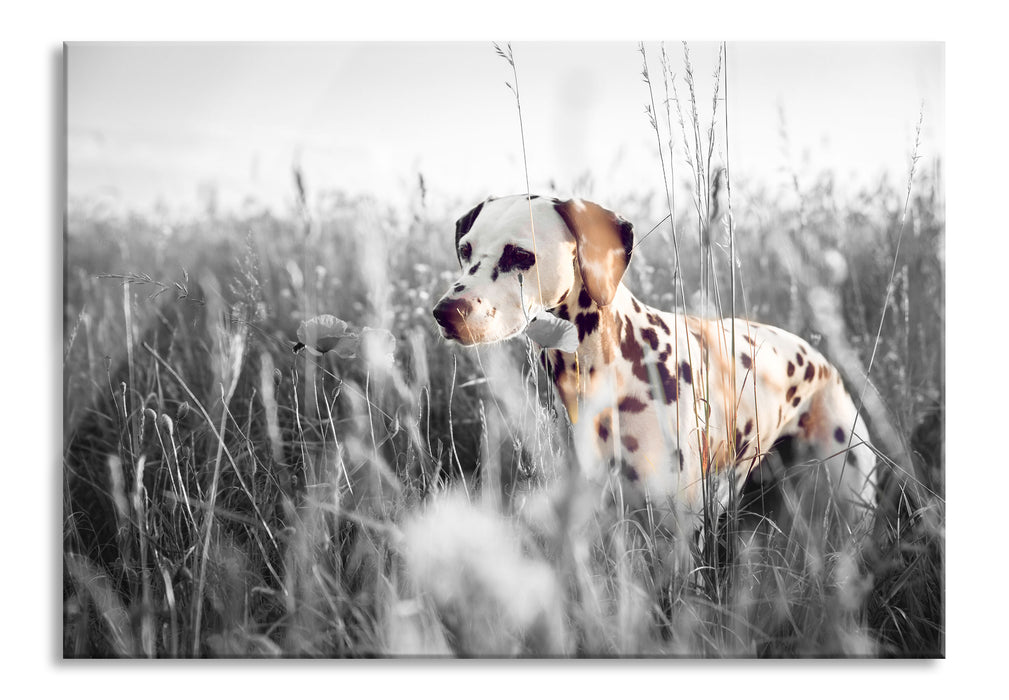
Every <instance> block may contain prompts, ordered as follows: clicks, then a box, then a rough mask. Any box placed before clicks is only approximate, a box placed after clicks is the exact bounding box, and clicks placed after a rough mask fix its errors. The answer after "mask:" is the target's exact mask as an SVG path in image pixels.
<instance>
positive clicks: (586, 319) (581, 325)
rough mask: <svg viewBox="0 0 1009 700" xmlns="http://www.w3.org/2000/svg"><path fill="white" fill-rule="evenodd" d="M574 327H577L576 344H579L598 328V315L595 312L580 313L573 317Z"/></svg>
mask: <svg viewBox="0 0 1009 700" xmlns="http://www.w3.org/2000/svg"><path fill="white" fill-rule="evenodd" d="M575 325H576V326H578V342H579V343H580V342H582V341H583V340H585V336H587V335H589V334H590V333H592V332H593V331H594V330H595V329H596V328H598V327H599V314H598V313H597V312H595V311H589V312H588V313H580V314H578V316H576V317H575Z"/></svg>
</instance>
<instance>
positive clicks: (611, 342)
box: [434, 195, 875, 513]
mask: <svg viewBox="0 0 1009 700" xmlns="http://www.w3.org/2000/svg"><path fill="white" fill-rule="evenodd" d="M530 214H531V216H530ZM534 227H535V236H534ZM632 247H633V232H632V227H631V225H630V224H629V223H628V222H626V221H624V220H622V219H620V218H619V217H618V216H616V215H615V214H614V213H612V212H610V211H608V210H606V209H604V208H603V207H601V206H599V205H597V204H594V203H592V202H587V201H581V200H577V199H575V200H568V201H560V200H556V199H548V198H542V197H536V196H532V197H530V198H527V197H526V196H524V195H516V196H512V197H505V198H501V199H488V200H487V201H485V202H483V203H481V204H479V205H477V206H476V207H474V208H473V209H472V210H471V211H469V212H468V213H467V214H466V215H465V216H463V217H462V218H461V219H459V221H458V222H457V225H456V250H457V254H458V257H459V263H460V265H461V266H462V269H463V275H462V277H461V278H460V279H459V280H458V282H457V283H456V284H455V285H454V286H453V287H452V289H451V291H449V292H448V293H447V294H446V295H445V296H444V297H442V299H441V300H440V301H439V303H438V304H437V306H436V307H435V309H434V315H435V318H436V319H437V321H438V323H439V325H440V326H441V328H442V332H443V335H444V336H445V337H446V338H449V339H452V340H455V341H457V342H459V343H461V344H463V345H472V344H477V343H489V342H496V341H500V340H505V339H507V338H511V337H513V336H515V335H518V334H519V333H521V332H523V331H524V330H525V328H526V326H527V325H528V319H530V318H532V317H534V316H535V315H536V314H537V313H539V312H541V311H543V310H547V311H549V312H550V313H552V314H554V315H556V316H558V317H560V318H562V319H566V320H570V321H571V322H572V323H573V324H574V325H575V327H576V328H577V332H578V350H577V352H575V353H566V352H562V351H560V350H557V349H550V350H546V351H544V354H543V360H544V365H545V366H546V367H547V369H548V371H549V372H550V374H551V376H552V378H553V382H554V385H555V386H556V389H557V393H558V395H559V396H560V398H561V400H562V402H563V403H564V406H565V407H566V408H567V411H568V414H569V416H570V418H571V420H572V421H573V422H577V421H579V420H582V421H584V420H589V421H592V424H591V426H592V430H593V431H594V434H595V438H596V440H595V442H596V445H597V447H598V449H599V456H600V458H601V461H602V462H603V463H606V464H610V465H612V466H613V467H614V468H619V470H620V473H621V475H622V477H623V479H624V483H625V486H626V488H625V489H624V491H625V493H628V494H631V495H634V494H637V495H638V496H641V497H644V496H646V495H647V496H649V497H651V498H652V499H656V498H660V499H661V498H669V497H672V498H675V499H676V500H677V501H678V502H679V503H680V504H681V505H683V506H685V507H686V508H687V509H689V510H690V511H692V512H694V513H699V512H700V511H701V508H702V489H701V482H702V478H703V476H704V474H705V473H707V470H709V469H711V470H714V471H715V473H716V474H718V475H720V476H727V475H728V474H729V473H731V472H735V474H736V476H737V477H739V478H736V479H719V480H718V483H719V484H720V486H719V494H718V499H719V501H720V502H722V503H723V504H724V502H725V501H726V499H727V497H728V492H729V489H730V484H735V485H736V486H737V488H738V487H739V485H741V484H742V482H743V480H744V477H745V476H746V475H747V474H748V473H749V472H750V470H752V469H754V468H755V467H756V466H757V465H759V464H760V463H761V460H762V459H763V458H764V456H765V455H766V454H767V453H768V452H769V451H770V450H771V449H772V447H774V446H775V445H776V444H779V442H781V441H788V442H789V443H790V447H791V448H792V449H790V453H791V454H792V455H794V456H797V457H799V458H801V459H803V460H805V459H810V460H819V461H822V462H825V464H826V466H827V469H828V473H829V474H830V475H831V477H832V478H833V480H834V483H835V484H838V485H840V486H841V487H842V488H841V489H840V490H839V494H840V495H841V496H842V498H843V499H844V500H846V501H848V502H849V503H858V504H861V505H862V506H867V507H871V506H872V505H873V504H874V503H875V482H874V477H873V469H874V466H875V455H874V452H873V450H872V448H871V447H870V446H869V444H868V433H867V431H866V427H865V424H864V422H863V421H862V418H861V417H860V416H858V415H857V412H856V409H855V406H854V404H853V403H852V400H851V398H850V397H849V395H848V394H847V392H846V391H845V389H844V387H843V386H842V383H841V378H840V376H839V375H838V372H837V370H836V369H835V368H834V367H832V366H831V365H830V363H828V362H827V360H826V359H825V358H824V357H823V355H821V354H820V353H819V352H817V351H816V350H815V349H814V348H812V347H811V346H810V345H809V344H808V343H806V342H805V341H804V340H802V339H801V338H798V337H796V336H794V335H792V334H791V333H787V332H786V331H783V330H781V329H778V328H774V327H771V326H768V325H764V324H760V323H754V322H752V321H746V320H742V319H736V320H735V322H734V323H733V322H732V321H731V320H728V319H724V320H706V319H701V318H697V317H693V316H686V315H682V314H675V313H670V312H665V311H659V310H658V309H654V308H652V307H650V306H648V305H646V304H644V303H642V302H641V301H639V300H638V299H637V298H635V297H634V295H633V294H632V293H631V292H630V290H629V289H627V287H625V286H624V285H623V284H622V283H621V279H622V277H623V274H624V271H625V270H626V268H627V265H628V263H629V262H630V258H631V251H632ZM520 275H521V277H520ZM520 280H521V282H520ZM523 302H524V304H525V309H523V308H522V304H523ZM733 334H734V336H735V346H734V350H735V354H734V355H733V353H732V350H733V344H732V337H733ZM733 358H734V361H733ZM579 414H581V415H579ZM853 427H854V433H855V434H854V435H851V431H852V428H853ZM849 444H850V449H849Z"/></svg>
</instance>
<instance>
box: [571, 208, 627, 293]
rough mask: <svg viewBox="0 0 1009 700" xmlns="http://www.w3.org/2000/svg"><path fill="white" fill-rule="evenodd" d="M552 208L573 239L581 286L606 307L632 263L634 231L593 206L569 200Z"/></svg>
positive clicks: (612, 215) (602, 209)
mask: <svg viewBox="0 0 1009 700" xmlns="http://www.w3.org/2000/svg"><path fill="white" fill-rule="evenodd" d="M554 208H555V209H556V210H557V213H558V214H560V215H561V218H562V219H564V223H565V224H567V227H568V230H570V231H571V235H572V236H574V237H575V244H576V246H577V250H578V253H577V255H578V269H579V270H580V271H581V274H582V284H584V285H585V289H586V290H587V291H588V293H589V296H590V297H591V298H592V301H594V302H595V303H596V304H598V305H599V306H607V305H608V304H609V303H610V302H611V301H613V296H614V295H615V294H616V293H617V287H618V286H619V285H620V280H621V279H622V278H623V276H624V271H625V270H626V269H627V265H628V264H629V263H630V262H631V249H632V248H633V247H634V227H633V226H631V224H630V223H629V222H627V221H624V220H623V219H621V218H620V217H619V216H617V215H616V214H614V213H613V212H611V211H610V210H609V209H604V208H603V207H601V206H599V205H598V204H595V203H593V202H586V201H583V200H580V199H569V200H567V201H566V202H561V201H557V202H556V203H555V204H554Z"/></svg>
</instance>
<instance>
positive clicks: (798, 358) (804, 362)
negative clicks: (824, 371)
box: [795, 353, 806, 367]
mask: <svg viewBox="0 0 1009 700" xmlns="http://www.w3.org/2000/svg"><path fill="white" fill-rule="evenodd" d="M795 361H796V363H797V364H798V365H799V366H800V367H802V366H803V365H804V364H806V361H805V360H803V359H802V355H800V354H799V353H795Z"/></svg>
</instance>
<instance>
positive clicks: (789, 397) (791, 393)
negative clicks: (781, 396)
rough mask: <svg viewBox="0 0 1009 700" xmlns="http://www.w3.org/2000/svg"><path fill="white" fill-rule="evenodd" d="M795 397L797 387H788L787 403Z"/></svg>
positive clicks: (786, 393)
mask: <svg viewBox="0 0 1009 700" xmlns="http://www.w3.org/2000/svg"><path fill="white" fill-rule="evenodd" d="M793 396H795V387H794V386H790V387H788V391H786V392H785V401H791V400H792V397H793Z"/></svg>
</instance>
